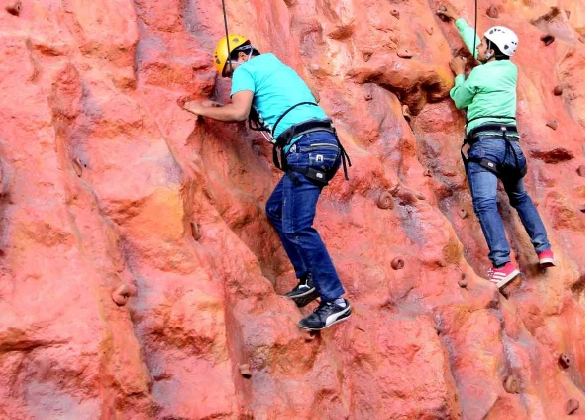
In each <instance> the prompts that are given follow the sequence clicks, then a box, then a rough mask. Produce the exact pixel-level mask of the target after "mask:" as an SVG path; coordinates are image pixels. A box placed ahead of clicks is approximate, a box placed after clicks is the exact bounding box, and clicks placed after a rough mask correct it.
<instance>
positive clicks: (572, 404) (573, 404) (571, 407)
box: [567, 398, 579, 416]
mask: <svg viewBox="0 0 585 420" xmlns="http://www.w3.org/2000/svg"><path fill="white" fill-rule="evenodd" d="M578 409H579V401H577V400H576V399H575V398H571V399H570V400H569V401H567V414H568V415H569V416H570V415H571V414H573V413H574V412H575V411H577V410H578Z"/></svg>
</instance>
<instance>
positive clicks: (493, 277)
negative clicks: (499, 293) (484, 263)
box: [488, 261, 520, 290]
mask: <svg viewBox="0 0 585 420" xmlns="http://www.w3.org/2000/svg"><path fill="white" fill-rule="evenodd" d="M518 274H520V270H518V269H517V268H516V267H515V266H514V264H512V263H511V262H510V261H508V262H507V263H506V265H504V266H503V267H500V268H496V267H492V268H490V271H488V280H489V281H491V282H492V283H494V284H495V285H496V286H498V289H500V290H501V289H502V288H503V287H504V286H506V285H507V284H508V283H510V282H511V281H512V280H514V278H515V277H516V276H517V275H518Z"/></svg>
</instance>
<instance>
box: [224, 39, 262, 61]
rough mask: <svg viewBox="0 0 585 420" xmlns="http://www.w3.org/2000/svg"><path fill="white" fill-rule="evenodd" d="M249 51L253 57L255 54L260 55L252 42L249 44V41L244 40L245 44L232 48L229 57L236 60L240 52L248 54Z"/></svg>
mask: <svg viewBox="0 0 585 420" xmlns="http://www.w3.org/2000/svg"><path fill="white" fill-rule="evenodd" d="M250 51H251V52H252V57H255V56H257V55H260V53H259V52H258V50H257V49H256V48H255V47H254V46H253V45H252V44H250V42H246V43H245V44H243V45H240V46H239V47H237V48H234V50H233V51H232V53H231V54H230V58H231V59H232V60H233V61H237V60H238V55H239V54H240V53H241V52H243V53H246V54H250Z"/></svg>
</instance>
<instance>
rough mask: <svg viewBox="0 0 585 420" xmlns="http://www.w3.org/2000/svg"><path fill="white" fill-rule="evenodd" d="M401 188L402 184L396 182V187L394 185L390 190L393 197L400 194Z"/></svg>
mask: <svg viewBox="0 0 585 420" xmlns="http://www.w3.org/2000/svg"><path fill="white" fill-rule="evenodd" d="M400 190H401V187H400V184H396V185H395V186H394V187H392V189H391V190H390V194H392V197H396V196H397V195H398V192H399V191H400Z"/></svg>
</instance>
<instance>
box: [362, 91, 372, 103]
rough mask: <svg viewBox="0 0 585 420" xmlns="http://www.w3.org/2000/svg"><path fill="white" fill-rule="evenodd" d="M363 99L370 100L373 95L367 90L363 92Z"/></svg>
mask: <svg viewBox="0 0 585 420" xmlns="http://www.w3.org/2000/svg"><path fill="white" fill-rule="evenodd" d="M364 99H365V100H366V101H371V100H372V99H373V96H372V94H371V93H370V92H368V93H366V94H364Z"/></svg>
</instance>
